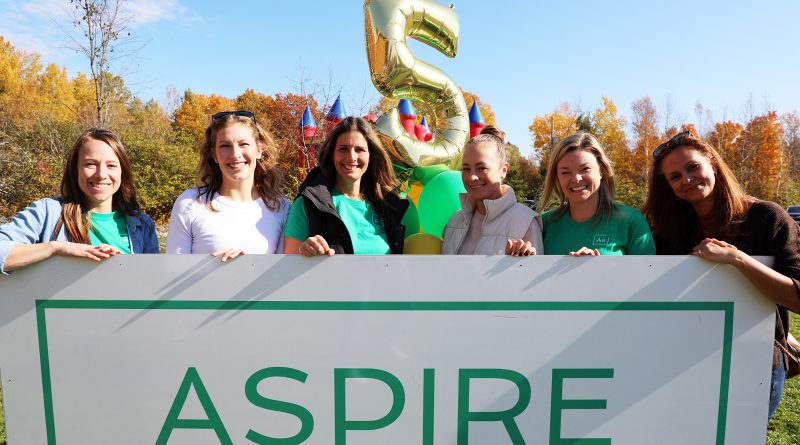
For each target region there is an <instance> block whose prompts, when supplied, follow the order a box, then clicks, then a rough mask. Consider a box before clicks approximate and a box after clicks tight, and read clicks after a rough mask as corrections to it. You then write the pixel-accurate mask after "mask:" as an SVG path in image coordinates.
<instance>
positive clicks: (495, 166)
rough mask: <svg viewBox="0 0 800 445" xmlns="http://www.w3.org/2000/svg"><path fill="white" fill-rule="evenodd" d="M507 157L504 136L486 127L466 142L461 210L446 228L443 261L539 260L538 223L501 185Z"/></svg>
mask: <svg viewBox="0 0 800 445" xmlns="http://www.w3.org/2000/svg"><path fill="white" fill-rule="evenodd" d="M507 173H508V153H507V152H506V148H505V144H504V143H503V134H502V132H500V130H498V129H497V128H495V127H493V126H487V127H485V128H484V129H483V130H482V131H481V134H479V135H478V136H475V137H474V138H472V139H470V141H469V142H467V146H466V147H464V154H463V156H462V163H461V180H462V181H464V188H465V189H466V190H467V193H462V194H461V195H460V196H459V198H460V199H461V210H459V211H458V212H456V213H455V214H454V215H453V216H452V217H451V218H450V221H449V222H448V223H447V226H446V227H445V228H444V233H443V235H442V236H443V238H444V242H443V244H442V253H443V254H446V255H455V254H458V255H503V254H506V255H513V256H527V255H536V254H540V255H541V254H543V253H544V252H543V251H542V245H543V243H542V223H541V217H540V216H539V214H538V213H536V212H535V211H533V210H532V209H530V208H528V207H526V206H524V205H522V204H519V203H518V202H517V197H516V195H515V194H514V190H513V189H512V188H511V187H510V186H508V185H506V184H503V179H505V177H506V174H507Z"/></svg>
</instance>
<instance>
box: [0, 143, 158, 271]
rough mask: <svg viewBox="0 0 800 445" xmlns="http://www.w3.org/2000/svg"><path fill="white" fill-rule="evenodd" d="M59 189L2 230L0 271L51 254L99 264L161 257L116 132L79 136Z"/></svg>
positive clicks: (67, 161)
mask: <svg viewBox="0 0 800 445" xmlns="http://www.w3.org/2000/svg"><path fill="white" fill-rule="evenodd" d="M60 191H61V195H60V196H59V197H56V198H44V199H40V200H38V201H36V202H34V203H33V204H31V205H30V206H29V207H28V208H26V209H24V210H22V211H20V212H19V213H18V214H17V215H16V216H14V218H12V219H11V221H9V222H8V223H7V224H3V225H2V226H0V273H4V274H5V273H8V272H10V271H12V270H17V269H20V268H22V267H25V266H28V265H31V264H34V263H38V262H40V261H44V260H46V259H47V258H50V257H52V256H53V255H60V256H68V257H78V258H86V259H89V260H93V261H101V260H104V259H106V258H109V257H112V256H114V255H117V254H121V253H158V251H159V249H158V239H157V238H156V230H155V224H154V223H153V220H152V219H151V218H150V217H149V216H147V215H146V214H144V212H142V211H141V210H140V209H139V203H138V201H137V199H136V187H135V184H134V180H133V172H132V170H131V164H130V161H129V159H128V155H127V154H126V153H125V148H124V147H123V145H122V141H120V139H119V138H118V137H117V135H116V134H114V133H112V132H111V131H109V130H105V129H99V128H92V129H89V130H87V131H85V132H83V133H82V134H81V135H80V136H79V137H78V139H77V140H76V141H75V144H74V145H73V146H72V149H71V150H70V151H69V153H68V154H67V159H66V163H65V166H64V173H63V175H62V177H61V188H60Z"/></svg>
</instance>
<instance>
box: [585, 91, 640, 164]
mask: <svg viewBox="0 0 800 445" xmlns="http://www.w3.org/2000/svg"><path fill="white" fill-rule="evenodd" d="M592 122H593V123H594V127H595V136H596V137H597V140H598V142H600V146H602V147H603V149H605V152H606V154H607V155H608V157H609V158H610V159H611V162H613V163H614V167H615V170H616V171H619V172H621V173H622V172H624V173H626V174H629V173H630V172H631V170H632V169H631V165H630V156H629V153H628V139H627V136H626V135H625V126H626V125H627V124H626V122H625V118H624V117H623V116H620V115H619V112H618V110H617V105H616V104H614V101H613V100H611V99H610V98H609V97H607V96H603V97H602V105H601V106H600V107H599V108H597V109H596V110H595V111H594V113H593V114H592Z"/></svg>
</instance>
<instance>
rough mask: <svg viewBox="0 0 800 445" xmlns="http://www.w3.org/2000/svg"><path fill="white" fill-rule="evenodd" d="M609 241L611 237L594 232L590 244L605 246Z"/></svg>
mask: <svg viewBox="0 0 800 445" xmlns="http://www.w3.org/2000/svg"><path fill="white" fill-rule="evenodd" d="M609 241H611V237H610V236H608V235H606V234H600V233H598V234H595V235H594V238H593V239H592V246H597V247H605V246H607V245H608V243H609Z"/></svg>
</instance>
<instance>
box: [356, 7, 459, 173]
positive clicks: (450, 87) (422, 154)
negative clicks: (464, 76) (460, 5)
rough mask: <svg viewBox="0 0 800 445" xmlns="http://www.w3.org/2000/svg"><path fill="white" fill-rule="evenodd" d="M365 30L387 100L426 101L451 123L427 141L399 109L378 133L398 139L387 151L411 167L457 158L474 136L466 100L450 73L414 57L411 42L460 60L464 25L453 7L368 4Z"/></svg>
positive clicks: (378, 83)
mask: <svg viewBox="0 0 800 445" xmlns="http://www.w3.org/2000/svg"><path fill="white" fill-rule="evenodd" d="M364 28H365V34H366V43H367V60H368V62H369V70H370V76H371V77H372V83H373V84H374V85H375V88H376V89H377V90H378V91H379V92H380V93H381V94H383V95H384V96H387V97H392V98H401V99H415V100H419V101H423V102H424V103H426V104H428V105H429V106H430V107H431V108H433V110H434V111H435V112H436V114H439V115H441V116H444V117H445V118H446V120H447V127H446V129H445V130H444V131H443V132H441V133H440V134H437V135H436V139H435V140H434V141H433V142H422V141H418V140H416V139H414V138H413V137H411V136H410V135H409V134H408V133H406V132H405V130H404V129H403V125H402V124H401V122H400V116H399V114H398V111H397V108H393V109H392V110H390V111H388V112H387V113H385V114H384V115H383V116H381V117H380V118H379V119H378V122H377V124H376V127H377V130H378V132H379V133H381V134H382V135H383V136H385V137H387V138H389V139H391V141H392V142H391V146H388V147H387V148H388V149H389V150H390V151H391V152H392V154H393V155H394V156H395V157H396V158H398V159H399V160H403V161H405V162H406V163H408V164H410V165H433V164H439V163H446V162H448V161H451V160H453V159H454V158H455V157H456V156H457V155H458V154H459V153H460V152H461V150H462V149H463V147H464V144H465V143H466V142H467V139H468V136H469V118H468V116H467V105H466V103H464V96H463V95H462V94H461V90H460V89H459V88H458V86H457V85H456V84H455V82H453V81H452V80H451V79H450V78H449V77H448V76H447V74H445V73H444V72H442V70H440V69H439V68H436V67H435V66H433V65H430V64H428V63H425V62H423V61H422V60H419V59H417V58H416V57H414V54H413V53H412V52H411V49H410V48H409V47H408V45H407V44H406V38H407V37H411V38H414V39H416V40H419V41H420V42H423V43H425V44H427V45H430V46H431V47H433V48H435V49H437V50H438V51H439V52H441V53H442V54H444V55H446V56H448V57H455V55H456V52H457V49H458V33H459V23H458V15H457V14H456V13H455V11H454V10H453V7H452V5H451V6H450V7H447V6H444V5H442V4H439V3H436V2H434V1H432V0H366V1H365V2H364ZM387 145H388V144H387Z"/></svg>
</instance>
